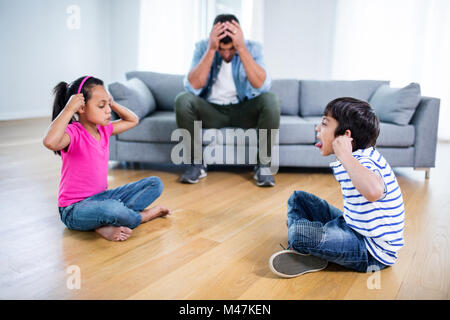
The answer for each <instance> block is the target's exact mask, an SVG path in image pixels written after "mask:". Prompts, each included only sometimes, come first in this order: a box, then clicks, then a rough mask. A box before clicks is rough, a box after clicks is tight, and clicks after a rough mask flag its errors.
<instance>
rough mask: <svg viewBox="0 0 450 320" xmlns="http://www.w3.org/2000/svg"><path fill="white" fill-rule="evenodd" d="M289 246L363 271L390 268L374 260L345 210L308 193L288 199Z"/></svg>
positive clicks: (295, 192)
mask: <svg viewBox="0 0 450 320" xmlns="http://www.w3.org/2000/svg"><path fill="white" fill-rule="evenodd" d="M287 217H288V227H289V231H288V235H289V246H290V247H292V248H293V249H295V250H297V251H298V252H300V253H304V254H311V255H314V256H317V257H321V258H323V259H325V260H328V261H329V262H334V263H337V264H339V265H341V266H344V267H346V268H349V269H353V270H356V271H359V272H369V271H376V270H381V269H384V268H386V265H384V264H382V263H381V262H378V261H377V260H376V259H375V258H373V257H372V256H371V255H370V253H369V252H368V251H367V249H366V245H365V243H364V237H363V236H362V235H360V234H359V233H358V232H356V231H354V230H353V229H352V228H350V227H349V226H348V225H347V223H346V222H345V220H344V216H343V213H342V211H341V210H339V209H337V208H335V207H333V206H331V205H329V204H328V203H327V202H326V201H325V200H322V199H320V198H318V197H316V196H314V195H312V194H310V193H308V192H304V191H294V193H293V194H292V195H291V197H290V198H289V200H288V209H287Z"/></svg>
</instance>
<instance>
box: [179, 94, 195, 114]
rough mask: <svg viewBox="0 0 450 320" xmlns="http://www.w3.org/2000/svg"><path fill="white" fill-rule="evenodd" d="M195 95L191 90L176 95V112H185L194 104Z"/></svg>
mask: <svg viewBox="0 0 450 320" xmlns="http://www.w3.org/2000/svg"><path fill="white" fill-rule="evenodd" d="M194 99H195V96H194V95H193V94H192V93H190V92H181V93H179V94H178V95H177V96H176V97H175V102H174V109H175V112H176V113H177V114H178V113H183V112H185V111H186V110H188V109H189V108H190V107H191V106H192V102H193V100H194Z"/></svg>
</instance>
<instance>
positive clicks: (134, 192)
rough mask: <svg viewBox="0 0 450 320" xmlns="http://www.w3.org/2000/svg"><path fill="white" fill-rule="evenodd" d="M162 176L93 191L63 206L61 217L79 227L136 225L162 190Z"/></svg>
mask: <svg viewBox="0 0 450 320" xmlns="http://www.w3.org/2000/svg"><path fill="white" fill-rule="evenodd" d="M162 190H163V184H162V182H161V179H159V178H158V177H149V178H145V179H142V180H139V181H137V182H132V183H129V184H126V185H124V186H121V187H118V188H116V189H112V190H106V191H104V192H101V193H98V194H96V195H93V196H91V197H89V198H86V199H84V200H82V201H80V202H77V203H73V204H71V205H70V206H67V207H60V208H59V214H60V216H61V221H62V222H63V223H64V224H65V225H66V226H67V228H69V229H72V230H79V231H88V230H94V229H97V228H100V227H103V226H108V225H109V226H115V227H122V226H123V227H128V228H130V229H134V228H136V227H137V226H138V225H139V224H140V223H141V220H142V215H141V214H140V212H141V211H143V210H144V209H145V208H146V207H148V206H149V205H150V204H151V203H152V202H153V201H155V200H156V199H157V198H158V197H159V196H160V195H161V193H162Z"/></svg>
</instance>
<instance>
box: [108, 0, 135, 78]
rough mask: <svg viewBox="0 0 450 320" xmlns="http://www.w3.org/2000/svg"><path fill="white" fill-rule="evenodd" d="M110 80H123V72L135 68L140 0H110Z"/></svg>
mask: <svg viewBox="0 0 450 320" xmlns="http://www.w3.org/2000/svg"><path fill="white" fill-rule="evenodd" d="M110 6H111V21H110V26H111V29H110V34H111V81H112V82H113V81H125V72H128V71H133V70H137V68H138V56H139V23H140V0H110Z"/></svg>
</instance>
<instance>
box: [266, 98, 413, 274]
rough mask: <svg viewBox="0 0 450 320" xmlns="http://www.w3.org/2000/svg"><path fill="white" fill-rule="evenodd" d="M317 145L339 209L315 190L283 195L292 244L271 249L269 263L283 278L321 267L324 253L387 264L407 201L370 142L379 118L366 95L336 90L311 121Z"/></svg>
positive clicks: (351, 264) (360, 263)
mask: <svg viewBox="0 0 450 320" xmlns="http://www.w3.org/2000/svg"><path fill="white" fill-rule="evenodd" d="M316 131H317V139H318V140H319V142H318V143H317V144H316V147H318V148H319V149H320V152H321V154H322V155H323V156H327V155H330V154H333V153H334V154H335V155H336V158H337V161H336V162H333V163H331V164H330V166H331V168H332V170H333V173H334V176H335V178H336V180H337V181H338V182H339V183H340V185H341V190H342V194H343V198H344V211H343V212H342V211H340V210H339V209H337V208H335V207H333V206H331V205H329V204H328V203H327V202H326V201H325V200H322V199H320V198H318V197H316V196H314V195H312V194H309V193H307V192H303V191H294V193H293V194H292V195H291V197H290V198H289V200H288V209H287V217H288V220H287V223H288V228H289V231H288V236H289V249H290V248H292V249H294V250H283V251H280V252H277V253H275V254H274V255H272V257H271V258H270V261H269V266H270V268H271V270H272V271H273V272H274V273H275V274H277V275H279V276H281V277H286V278H291V277H296V276H299V275H301V274H303V273H306V272H312V271H318V270H322V269H324V268H325V267H326V266H327V264H328V261H330V262H333V263H337V264H339V265H342V266H344V267H346V268H350V269H353V270H356V271H359V272H369V271H376V270H381V269H383V268H386V267H387V266H391V265H393V264H394V263H395V261H396V260H397V252H398V250H400V248H401V247H402V246H403V244H404V241H403V227H404V207H403V198H402V194H401V191H400V187H399V185H398V183H397V180H396V178H395V175H394V172H393V171H392V169H391V167H390V166H389V164H388V163H387V162H386V160H385V159H384V158H383V156H382V155H381V154H380V153H378V151H376V150H375V149H374V145H375V143H376V140H377V137H378V134H379V120H378V118H377V116H376V115H375V113H374V111H373V109H372V108H371V107H370V105H369V104H368V103H367V102H364V101H361V100H358V99H354V98H338V99H335V100H333V101H331V102H330V103H329V104H328V105H327V106H326V108H325V111H324V114H323V118H322V122H321V123H320V124H319V125H318V127H317V128H316Z"/></svg>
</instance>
